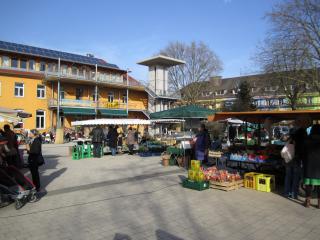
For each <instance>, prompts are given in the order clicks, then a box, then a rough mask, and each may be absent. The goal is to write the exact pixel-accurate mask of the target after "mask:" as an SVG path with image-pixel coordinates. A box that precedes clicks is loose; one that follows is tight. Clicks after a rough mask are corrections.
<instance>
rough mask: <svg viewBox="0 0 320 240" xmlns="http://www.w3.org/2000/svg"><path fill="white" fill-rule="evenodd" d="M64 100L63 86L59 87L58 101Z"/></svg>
mask: <svg viewBox="0 0 320 240" xmlns="http://www.w3.org/2000/svg"><path fill="white" fill-rule="evenodd" d="M64 98H65V91H64V88H63V86H61V87H60V99H64Z"/></svg>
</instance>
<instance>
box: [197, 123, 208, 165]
mask: <svg viewBox="0 0 320 240" xmlns="http://www.w3.org/2000/svg"><path fill="white" fill-rule="evenodd" d="M196 138H197V140H196V144H195V151H196V159H197V160H200V161H201V162H202V163H203V162H207V161H208V149H209V146H210V136H209V133H208V130H207V129H206V127H205V125H204V124H201V126H200V128H199V133H198V134H197V136H196Z"/></svg>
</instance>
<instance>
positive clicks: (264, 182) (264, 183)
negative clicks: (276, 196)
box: [256, 174, 276, 192]
mask: <svg viewBox="0 0 320 240" xmlns="http://www.w3.org/2000/svg"><path fill="white" fill-rule="evenodd" d="M275 187H276V180H275V176H274V175H269V174H260V175H258V176H257V177H256V189H257V190H258V191H261V192H272V191H274V189H275Z"/></svg>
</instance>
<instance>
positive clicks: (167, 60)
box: [137, 55, 186, 67]
mask: <svg viewBox="0 0 320 240" xmlns="http://www.w3.org/2000/svg"><path fill="white" fill-rule="evenodd" d="M185 63H186V62H185V61H182V60H180V59H176V58H171V57H167V56H164V55H157V56H153V57H151V58H147V59H144V60H142V61H140V62H138V63H137V64H140V65H144V66H154V65H161V66H166V67H173V66H176V65H180V64H185Z"/></svg>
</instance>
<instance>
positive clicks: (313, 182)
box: [303, 124, 320, 208]
mask: <svg viewBox="0 0 320 240" xmlns="http://www.w3.org/2000/svg"><path fill="white" fill-rule="evenodd" d="M319 146H320V125H319V124H316V125H313V126H312V128H311V132H310V136H309V137H308V139H307V141H306V153H307V157H306V158H305V161H304V163H303V165H304V176H303V177H304V178H303V183H304V184H305V186H306V201H305V203H304V206H305V207H310V200H311V194H312V189H315V190H316V191H317V195H318V196H317V197H318V205H317V207H318V208H320V147H319Z"/></svg>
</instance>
